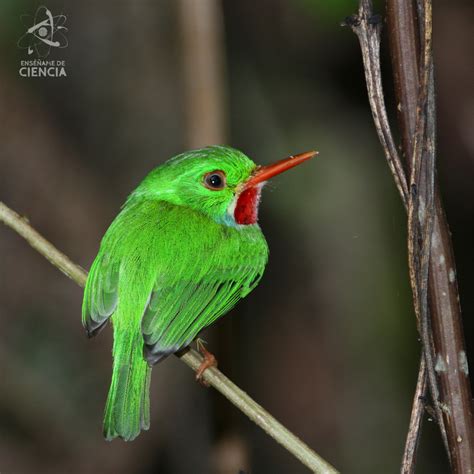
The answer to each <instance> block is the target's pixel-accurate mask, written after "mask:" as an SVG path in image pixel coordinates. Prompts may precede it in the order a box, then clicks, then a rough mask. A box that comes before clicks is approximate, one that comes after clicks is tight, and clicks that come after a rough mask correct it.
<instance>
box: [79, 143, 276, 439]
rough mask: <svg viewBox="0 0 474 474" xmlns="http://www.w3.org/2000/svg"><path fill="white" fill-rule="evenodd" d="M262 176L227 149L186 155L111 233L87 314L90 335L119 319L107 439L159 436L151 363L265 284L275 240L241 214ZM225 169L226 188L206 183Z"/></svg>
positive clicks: (94, 272) (161, 170) (158, 176)
mask: <svg viewBox="0 0 474 474" xmlns="http://www.w3.org/2000/svg"><path fill="white" fill-rule="evenodd" d="M255 169H256V165H255V164H254V163H253V161H251V160H250V159H249V158H247V157H246V156H245V155H243V154H242V153H240V152H239V151H237V150H233V149H231V148H227V147H209V148H205V149H202V150H195V151H192V152H188V153H184V154H182V155H179V156H177V157H175V158H172V159H171V160H169V161H168V162H166V163H165V164H164V165H162V166H160V167H158V168H156V169H155V170H154V171H152V172H151V173H150V174H149V175H148V176H147V177H146V178H145V180H144V181H143V182H142V183H141V184H140V186H139V187H138V188H137V189H136V190H135V191H134V192H133V193H132V194H131V196H130V197H129V198H128V200H127V202H126V204H125V206H124V207H123V209H122V211H121V212H120V214H119V215H118V216H117V217H116V218H115V220H114V221H113V223H112V224H111V226H110V227H109V229H108V230H107V232H106V234H105V236H104V238H103V240H102V243H101V246H100V250H99V253H98V255H97V257H96V259H95V260H94V263H93V265H92V268H91V270H90V273H89V277H88V279H87V284H86V288H85V292H84V302H83V310H82V318H83V324H84V326H85V327H86V329H87V330H88V332H89V334H91V335H94V334H95V333H97V332H98V331H99V330H100V328H101V327H102V326H103V325H104V324H105V323H106V322H107V320H108V319H109V318H110V319H111V321H112V324H113V329H114V346H113V358H114V363H113V374H112V382H111V386H110V391H109V395H108V398H107V405H106V410H105V418H104V434H105V436H106V438H107V439H113V438H115V437H117V436H120V437H121V438H123V439H125V440H132V439H134V438H135V437H136V436H137V435H138V434H139V432H140V430H146V429H148V428H149V425H150V415H149V384H150V375H151V365H153V364H155V363H156V362H158V361H160V360H161V359H163V358H164V357H166V356H168V355H169V354H171V353H174V352H176V351H178V350H179V349H181V348H184V347H186V346H187V345H189V344H190V343H191V341H192V340H193V339H194V338H195V337H196V336H197V334H198V333H199V332H200V331H201V330H202V329H203V328H205V327H206V326H209V325H210V324H211V323H213V322H214V321H215V320H216V319H217V318H219V317H220V316H222V315H223V314H225V313H226V312H228V311H229V310H230V309H231V308H232V307H233V306H234V305H235V304H236V303H237V302H238V301H239V299H240V298H243V297H244V296H246V295H247V294H248V293H249V292H250V291H251V290H252V289H253V288H255V286H256V285H257V284H258V282H259V280H260V278H261V276H262V274H263V271H264V268H265V265H266V262H267V258H268V248H267V244H266V242H265V238H264V237H263V234H262V232H261V230H260V228H259V226H258V224H256V223H255V224H251V225H239V224H237V223H236V222H235V219H234V216H233V209H234V207H235V205H236V200H237V199H238V196H239V193H240V190H241V186H242V183H244V182H245V181H246V180H247V179H248V178H249V176H251V174H252V172H254V171H255ZM215 170H222V171H223V172H224V173H225V176H226V186H225V187H224V188H223V189H220V190H214V189H208V188H207V187H206V186H204V185H203V177H204V176H206V174H207V173H210V172H213V171H215ZM256 205H258V203H256Z"/></svg>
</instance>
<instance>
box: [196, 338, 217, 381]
mask: <svg viewBox="0 0 474 474" xmlns="http://www.w3.org/2000/svg"><path fill="white" fill-rule="evenodd" d="M204 343H205V341H204V340H202V339H200V338H198V339H196V346H197V350H198V351H199V352H200V353H201V354H202V356H203V357H204V359H203V361H202V362H201V365H200V366H199V367H198V369H197V371H196V381H197V382H199V383H200V384H201V385H203V386H204V387H209V383H208V382H207V381H206V380H204V378H203V375H204V372H205V371H206V370H207V369H209V368H210V367H217V359H216V358H215V356H214V354H211V353H210V352H209V351H208V350H207V349H206V347H205V346H204Z"/></svg>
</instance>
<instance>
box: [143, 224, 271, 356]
mask: <svg viewBox="0 0 474 474" xmlns="http://www.w3.org/2000/svg"><path fill="white" fill-rule="evenodd" d="M258 233H259V235H258V236H257V238H256V239H254V241H252V242H250V243H248V244H247V245H245V244H243V245H242V243H239V244H237V245H236V246H233V245H229V241H228V240H222V241H221V242H219V243H217V244H216V245H215V246H214V248H213V251H212V252H210V253H208V252H204V255H200V256H196V255H195V256H193V257H192V260H191V259H189V260H188V259H185V258H183V256H182V255H181V259H180V260H181V262H185V263H184V264H185V265H187V268H186V272H182V271H180V270H179V269H173V270H170V271H168V272H161V273H160V276H159V278H158V279H157V281H156V284H155V287H154V289H153V291H152V293H151V295H150V299H149V302H148V304H147V306H146V308H145V312H144V315H143V319H142V332H143V338H144V341H145V351H144V354H145V358H146V359H147V360H148V362H149V363H151V364H154V363H156V362H158V361H159V360H160V359H163V358H164V357H166V356H168V355H169V354H171V353H173V352H176V351H178V350H180V349H181V348H183V347H186V346H187V345H189V343H190V342H191V341H192V340H193V339H194V338H195V337H196V336H197V334H198V333H199V332H200V331H201V330H202V329H203V328H205V327H206V326H209V325H210V324H211V323H213V322H214V321H215V320H216V319H217V318H219V317H220V316H222V315H224V314H225V313H227V312H228V311H229V310H230V309H231V308H232V307H233V306H234V305H235V304H236V303H237V302H238V301H239V300H240V299H241V298H243V297H244V296H246V295H247V294H248V293H250V291H252V290H253V289H254V288H255V286H256V285H257V284H258V282H259V280H260V278H261V276H262V274H263V271H264V268H265V264H266V262H267V246H266V242H265V239H264V237H263V235H262V234H261V233H260V231H258ZM235 238H236V239H238V237H235ZM242 247H243V248H242ZM233 251H234V252H238V254H234V255H232V252H233ZM186 260H187V261H186ZM177 266H178V267H179V263H177ZM183 274H185V275H186V277H183V276H182V275H183Z"/></svg>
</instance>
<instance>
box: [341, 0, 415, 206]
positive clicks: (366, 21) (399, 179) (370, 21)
mask: <svg viewBox="0 0 474 474" xmlns="http://www.w3.org/2000/svg"><path fill="white" fill-rule="evenodd" d="M369 5H370V2H365V1H361V3H360V7H359V12H358V14H357V15H352V16H350V17H348V18H346V19H345V21H344V23H343V24H342V26H350V27H351V29H352V31H353V32H354V33H355V34H356V35H357V38H358V39H359V43H360V48H361V51H362V59H363V63H364V72H365V80H366V84H367V92H368V96H369V102H370V108H371V110H372V117H373V119H374V123H375V128H376V130H377V135H378V137H379V140H380V143H381V144H382V147H383V150H384V153H385V158H386V159H387V163H388V166H389V167H390V171H391V172H392V175H393V179H394V180H395V184H396V186H397V189H398V192H399V194H400V197H401V199H402V202H403V205H404V206H405V208H408V185H407V179H406V176H405V171H404V169H403V165H402V162H401V160H400V157H399V155H398V151H397V147H396V145H395V141H394V139H393V135H392V131H391V129H390V124H389V122H388V117H387V111H386V108H385V100H384V95H383V88H382V72H381V69H380V29H381V24H380V22H381V19H380V17H378V16H375V15H372V8H371V6H369Z"/></svg>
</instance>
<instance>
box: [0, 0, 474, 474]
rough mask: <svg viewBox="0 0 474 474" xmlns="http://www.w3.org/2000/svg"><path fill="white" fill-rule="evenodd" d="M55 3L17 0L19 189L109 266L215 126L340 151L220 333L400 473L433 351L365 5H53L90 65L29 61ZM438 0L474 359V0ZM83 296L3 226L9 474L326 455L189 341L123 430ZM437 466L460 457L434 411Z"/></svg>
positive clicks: (203, 466) (38, 218) (3, 96)
mask: <svg viewBox="0 0 474 474" xmlns="http://www.w3.org/2000/svg"><path fill="white" fill-rule="evenodd" d="M39 5H41V3H39V2H37V1H29V0H28V1H27V0H1V2H0V53H1V54H0V58H1V59H0V200H2V201H4V202H5V203H6V204H7V205H9V206H11V207H12V208H13V209H15V210H16V211H17V212H19V213H20V214H22V215H25V216H27V217H28V218H29V219H30V221H31V223H32V224H33V225H34V226H35V227H36V228H37V229H38V230H39V231H40V232H41V233H42V234H43V235H45V236H46V238H48V239H49V240H50V241H52V242H53V243H54V244H55V245H57V246H58V247H59V248H60V249H61V250H62V251H64V252H65V253H66V254H67V255H69V256H70V257H71V258H72V259H73V260H74V261H75V262H77V263H79V264H80V265H82V266H83V267H84V268H86V269H87V268H89V266H90V264H91V262H92V260H93V258H94V256H95V254H96V252H97V250H98V245H99V242H100V239H101V236H102V235H103V233H104V232H105V230H106V229H107V227H108V225H109V224H110V222H111V220H112V219H113V218H114V216H115V215H116V214H117V212H118V210H119V208H120V206H121V204H122V203H123V202H124V200H125V198H126V196H127V194H128V193H129V192H130V191H131V190H132V189H133V188H134V187H135V186H136V185H137V184H138V183H139V181H140V180H141V179H142V178H143V177H144V176H145V175H146V173H148V171H150V170H151V169H152V168H154V167H155V166H157V165H159V164H160V163H162V162H164V161H165V160H166V159H168V158H169V157H171V156H173V155H175V154H178V153H180V152H181V151H183V150H185V149H189V148H192V147H197V146H203V145H208V144H214V143H226V144H229V145H232V146H234V147H236V148H239V149H241V150H242V151H244V152H245V153H247V154H248V155H249V156H250V157H252V158H253V159H254V160H255V161H256V162H257V163H260V164H266V163H269V162H271V161H273V160H276V159H280V158H283V157H285V156H288V155H290V154H294V153H297V152H301V151H305V150H307V149H317V150H319V151H320V157H319V158H317V159H316V160H314V161H312V162H310V163H308V164H306V165H305V166H304V167H301V168H297V169H295V170H293V171H291V172H290V173H288V174H285V175H283V176H281V177H279V178H277V179H275V180H274V181H272V183H271V184H269V185H268V186H267V187H266V189H265V191H264V195H263V202H262V205H261V209H260V223H261V226H262V228H263V231H264V233H265V235H266V238H267V240H268V243H269V246H270V262H269V265H268V267H267V271H266V274H265V276H264V278H263V280H262V282H261V284H260V285H259V287H258V288H257V289H256V290H255V291H254V292H253V293H252V294H251V295H250V296H249V297H248V298H246V300H244V301H242V302H241V303H240V304H239V305H238V306H237V308H235V309H234V310H233V311H232V312H231V313H230V314H228V315H227V316H226V317H224V318H223V319H221V320H220V322H219V323H217V324H216V325H215V326H214V328H213V329H212V330H210V331H207V332H206V333H204V334H203V337H204V338H205V339H206V340H208V341H209V348H210V350H212V351H213V352H214V353H216V355H217V356H218V360H219V367H220V368H221V370H222V371H223V372H224V373H225V374H227V375H228V376H229V377H230V378H231V379H232V380H233V381H234V382H235V383H237V384H238V385H239V386H240V387H241V388H243V389H244V390H245V391H247V392H248V393H249V394H250V395H251V396H252V397H253V398H254V399H255V400H256V401H258V402H259V403H261V404H262V405H263V406H264V407H265V408H266V409H268V410H269V411H270V412H271V413H272V414H273V415H274V416H275V417H276V418H277V419H278V420H280V421H281V422H282V423H283V424H284V425H286V426H287V427H288V428H289V429H290V430H292V431H294V432H295V434H297V435H298V436H300V437H301V438H302V439H303V440H304V441H306V442H307V443H308V444H309V445H310V446H311V447H313V448H314V449H315V450H316V451H317V452H318V453H319V454H321V455H322V456H323V457H324V458H326V459H327V460H329V461H330V462H331V463H333V464H334V465H335V466H336V467H337V468H339V469H340V470H341V471H343V472H353V473H381V472H384V473H385V472H398V469H399V463H400V459H401V454H402V450H403V446H404V442H405V434H406V430H407V424H408V419H409V412H410V408H411V402H412V394H413V390H414V387H415V383H416V376H417V369H418V360H419V345H418V342H417V333H416V329H415V319H414V314H413V310H412V306H411V293H410V289H409V284H408V273H407V255H406V248H405V235H406V225H405V216H404V211H403V208H402V205H401V202H400V200H399V198H398V195H397V192H396V189H395V186H394V183H393V180H392V177H391V175H390V172H389V170H388V167H387V165H386V163H385V159H384V156H383V154H382V150H381V147H380V145H379V143H378V141H377V137H376V134H375V131H374V128H373V124H372V118H371V114H370V110H369V106H368V103H367V98H366V88H365V83H364V80H363V72H362V64H361V58H360V51H359V46H358V42H357V39H356V37H355V35H354V34H353V33H352V32H351V31H350V30H348V29H343V28H341V27H340V26H339V24H340V22H341V20H342V19H343V18H344V17H345V16H348V15H350V14H352V13H354V12H355V10H356V7H357V5H356V2H355V1H349V0H338V1H335V0H332V1H323V0H293V1H291V2H290V1H284V0H276V1H270V0H263V1H260V2H258V3H256V2H252V1H250V0H241V1H239V2H232V1H231V0H224V1H222V2H219V1H217V0H199V1H198V0H180V1H171V0H160V1H158V2H152V1H145V0H122V1H118V0H117V1H112V0H108V1H102V2H92V1H82V2H73V1H72V0H61V1H59V0H47V3H46V6H47V7H48V8H49V9H50V10H51V12H52V13H53V15H59V14H61V13H62V14H65V15H66V17H67V21H66V25H65V26H66V27H68V32H67V33H66V36H67V39H68V43H69V44H68V47H67V48H64V49H57V48H56V49H52V50H51V54H50V55H49V57H48V58H47V59H49V60H50V59H54V60H65V61H66V72H67V77H62V78H31V77H30V78H24V77H20V75H19V67H20V61H21V60H27V59H31V57H29V56H28V54H27V51H26V50H24V49H19V48H18V46H17V42H18V40H19V38H20V37H21V36H22V35H23V34H24V33H25V31H26V29H27V27H28V26H30V25H31V24H32V23H31V21H32V20H31V17H30V20H29V21H30V24H28V20H26V26H25V19H24V18H23V19H22V15H24V14H27V15H33V16H34V14H35V11H36V10H37V8H38V6H39ZM434 8H435V9H434V21H435V30H434V41H435V61H436V77H437V100H438V125H439V126H438V133H439V135H438V139H439V154H438V156H439V166H438V171H439V179H440V182H441V189H442V195H443V198H444V202H445V206H446V209H447V214H448V220H449V222H450V225H451V230H452V233H453V241H454V249H455V254H456V259H457V265H458V268H457V270H458V281H459V285H460V292H461V303H462V307H463V314H464V319H465V333H466V339H467V348H468V354H469V355H470V358H469V360H470V365H471V367H473V366H474V360H473V356H474V336H473V329H474V323H473V320H472V317H471V316H472V314H473V312H474V292H473V291H472V287H473V284H474V274H473V273H472V264H473V261H474V248H473V245H472V243H473V241H474V220H473V212H474V187H473V186H472V183H473V179H474V157H473V155H474V154H473V150H474V138H473V137H474V135H473V133H472V129H473V124H474V94H473V90H472V84H473V82H474V78H473V75H474V68H472V53H471V52H470V41H469V40H470V31H471V25H472V21H473V20H474V18H473V5H472V2H468V1H465V2H463V1H456V2H449V3H448V2H435V6H434ZM378 11H379V12H380V13H383V3H382V2H379V3H378ZM383 44H384V48H385V49H384V51H383V58H384V60H383V61H384V64H383V66H384V72H385V74H386V83H385V85H386V96H387V102H388V106H389V108H390V112H391V114H392V121H393V123H394V124H395V120H394V114H393V95H392V93H393V91H392V85H391V83H390V77H391V71H390V61H389V58H388V56H387V51H386V47H387V40H386V38H385V37H384V39H383ZM33 56H34V55H33ZM81 300H82V290H81V289H80V288H79V287H77V286H76V285H75V284H74V283H73V282H71V281H70V280H68V279H67V278H65V277H64V275H62V274H61V273H60V272H58V271H57V270H56V269H55V268H54V267H52V266H51V265H50V264H49V263H48V262H47V261H46V260H45V259H44V258H42V257H41V256H39V255H38V254H37V253H36V252H35V251H33V250H32V249H31V248H30V247H29V246H28V245H26V244H25V242H24V241H23V240H22V239H20V238H19V237H18V236H17V235H15V234H14V233H13V232H12V231H10V230H9V229H7V228H5V227H1V226H0V374H1V382H0V470H1V471H2V473H27V472H28V473H29V472H40V473H42V472H47V473H64V472H69V473H74V474H76V473H77V474H80V473H95V472H97V473H140V474H142V473H143V474H145V473H160V474H181V473H186V474H188V473H193V474H195V473H196V474H200V473H203V474H206V473H216V474H231V473H232V474H237V473H238V472H239V470H242V471H244V472H245V473H246V474H248V473H273V474H280V473H282V474H283V473H285V474H286V473H292V474H298V473H304V472H307V471H306V469H305V468H304V467H302V466H301V465H300V464H299V463H298V462H297V461H296V460H295V459H293V458H292V457H291V455H289V454H288V453H287V452H286V451H285V450H283V449H282V448H281V447H280V446H278V445H277V444H276V443H275V442H274V441H273V440H272V439H270V438H269V437H267V435H265V434H264V433H263V432H262V431H261V430H260V429H259V428H257V427H256V426H255V425H253V424H252V423H250V422H249V421H248V420H247V419H246V418H245V416H244V415H243V414H241V413H240V412H239V411H238V410H237V409H236V408H234V407H233V406H232V405H230V404H229V403H228V402H227V401H226V400H225V399H223V398H222V397H221V396H220V395H219V394H218V393H216V392H215V391H213V390H212V389H204V388H202V387H201V386H200V385H199V384H196V383H195V382H194V375H193V373H192V372H191V371H190V370H189V368H187V367H186V366H185V365H184V364H183V363H182V362H180V361H179V360H178V359H176V358H175V357H170V358H168V359H167V360H166V361H164V362H163V363H161V364H159V365H158V366H157V367H155V369H154V377H153V382H152V395H151V399H152V426H151V429H150V431H148V432H146V433H142V435H141V436H140V437H139V438H138V439H137V440H135V441H134V442H132V443H124V442H122V441H121V440H117V441H114V442H112V443H107V442H105V441H104V440H103V438H102V432H101V423H102V413H103V408H104V404H105V398H106V394H107V390H108V386H109V381H110V374H111V344H112V340H111V331H110V328H108V329H107V330H105V331H103V332H102V333H101V334H100V336H99V337H97V338H94V339H92V340H88V339H87V338H86V336H85V332H84V330H83V328H82V326H81V322H80V308H81ZM419 472H420V473H445V472H448V466H447V463H446V459H445V455H444V453H443V448H442V445H441V442H440V440H439V436H438V433H437V428H436V426H435V425H434V423H432V422H430V421H429V420H427V421H426V422H425V426H424V432H423V437H422V442H421V449H420V454H419Z"/></svg>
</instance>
